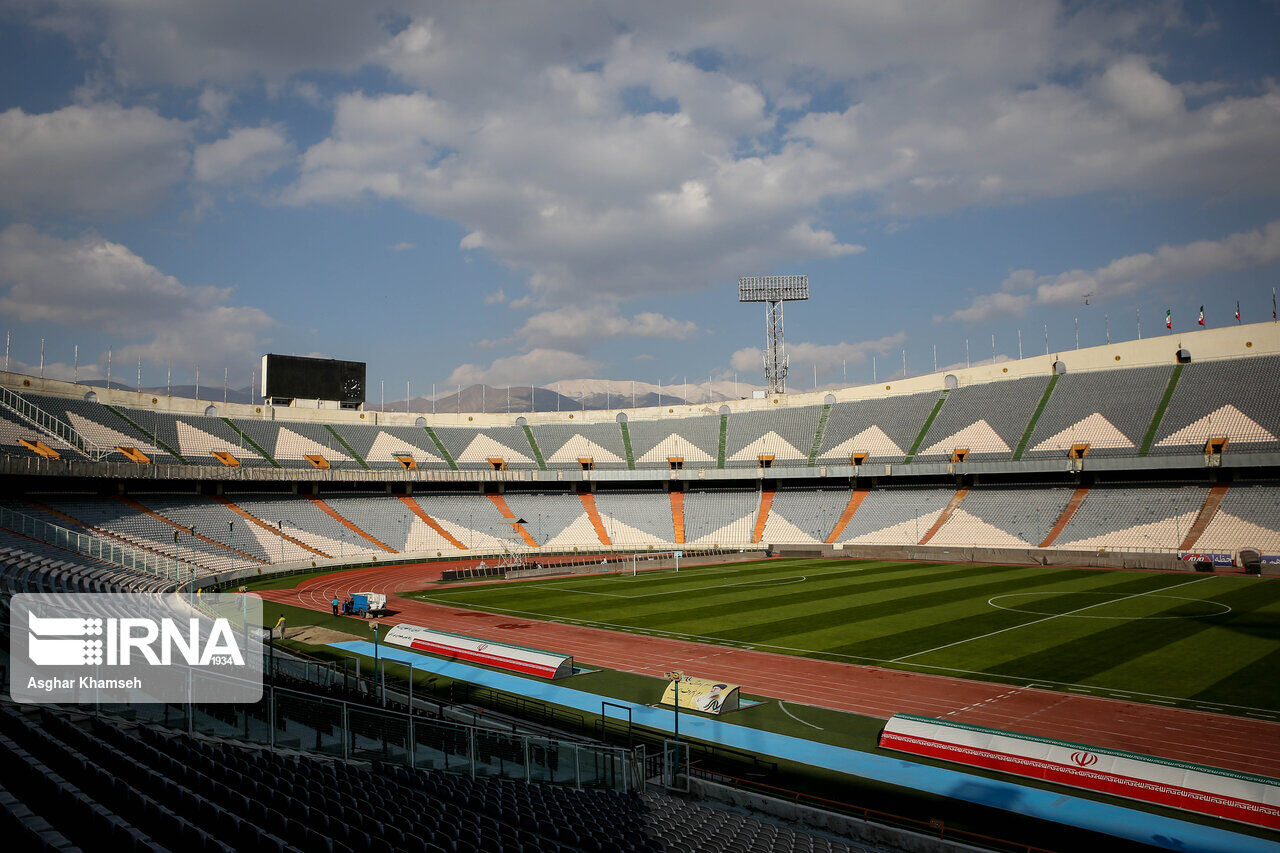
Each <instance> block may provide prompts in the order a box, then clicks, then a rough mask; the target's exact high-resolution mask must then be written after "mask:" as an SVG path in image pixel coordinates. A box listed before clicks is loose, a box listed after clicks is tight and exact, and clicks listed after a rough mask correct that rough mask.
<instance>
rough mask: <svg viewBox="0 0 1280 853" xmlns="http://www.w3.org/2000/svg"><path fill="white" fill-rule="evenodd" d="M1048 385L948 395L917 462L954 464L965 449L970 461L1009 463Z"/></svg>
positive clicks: (1028, 382) (1020, 383)
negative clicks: (954, 458) (938, 460)
mask: <svg viewBox="0 0 1280 853" xmlns="http://www.w3.org/2000/svg"><path fill="white" fill-rule="evenodd" d="M1048 384H1049V377H1047V376H1030V377H1026V378H1024V379H1013V380H1009V381H1006V382H989V383H983V384H981V385H966V386H965V387H963V388H957V389H955V390H953V391H952V392H951V393H949V394H948V395H947V401H946V402H945V403H944V404H943V406H942V409H941V410H940V411H939V412H938V416H937V417H936V418H934V420H933V423H932V424H931V425H930V426H929V432H928V433H927V434H926V435H925V437H924V441H922V442H921V443H920V449H919V450H918V451H916V458H917V459H921V460H927V459H929V458H930V457H938V456H941V457H944V458H948V459H949V458H950V457H951V454H952V453H953V452H954V451H956V450H958V449H964V450H968V451H969V455H968V457H967V458H968V459H969V460H970V461H974V462H976V461H978V460H980V459H1009V458H1012V456H1013V451H1014V449H1015V448H1016V447H1017V446H1018V441H1019V439H1021V438H1022V434H1023V433H1024V432H1025V431H1026V429H1027V424H1028V423H1030V422H1031V416H1032V415H1033V414H1034V413H1035V410H1036V405H1037V404H1038V403H1039V402H1040V398H1041V397H1042V396H1043V395H1044V389H1045V388H1046V387H1047V386H1048Z"/></svg>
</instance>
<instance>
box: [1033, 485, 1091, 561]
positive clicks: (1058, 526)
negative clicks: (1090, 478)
mask: <svg viewBox="0 0 1280 853" xmlns="http://www.w3.org/2000/svg"><path fill="white" fill-rule="evenodd" d="M1088 494H1089V487H1088V486H1081V487H1080V488H1078V489H1076V490H1075V492H1074V493H1073V494H1072V495H1071V500H1069V501H1067V505H1066V506H1065V507H1064V508H1063V510H1062V515H1060V516H1058V520H1057V521H1055V522H1054V523H1053V528H1052V529H1051V530H1050V531H1049V535H1048V536H1046V537H1044V541H1043V542H1041V543H1040V547H1041V548H1048V547H1049V546H1050V545H1052V544H1053V543H1054V541H1055V540H1057V538H1058V537H1059V536H1061V535H1062V530H1063V528H1065V527H1066V526H1067V524H1068V522H1070V521H1071V517H1072V516H1073V515H1075V514H1076V510H1078V509H1079V508H1080V504H1082V503H1084V499H1085V496H1086V495H1088Z"/></svg>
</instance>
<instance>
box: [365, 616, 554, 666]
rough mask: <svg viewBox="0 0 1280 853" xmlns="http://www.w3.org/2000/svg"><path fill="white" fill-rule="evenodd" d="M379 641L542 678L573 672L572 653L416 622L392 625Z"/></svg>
mask: <svg viewBox="0 0 1280 853" xmlns="http://www.w3.org/2000/svg"><path fill="white" fill-rule="evenodd" d="M383 642H385V643H390V644H391V645H393V646H403V647H404V648H409V649H414V650H415V651H420V652H427V653H429V654H433V655H441V656H442V657H447V658H453V659H455V660H464V661H467V662H468V663H478V664H483V665H485V666H492V667H494V668H496V669H505V670H508V671H510V672H520V673H524V674H525V675H540V676H542V677H543V678H564V677H565V676H569V675H573V656H572V655H561V654H556V653H555V652H544V651H541V650H539V649H526V648H525V647H524V646H513V645H510V644H508V643H497V642H492V641H489V640H481V639H477V638H476V637H464V636H462V635H461V634H450V633H448V632H446V631H433V630H431V629H430V628H422V627H419V626H417V625H396V626H395V627H394V628H392V629H391V630H390V631H388V632H387V636H386V638H385V639H384V640H383Z"/></svg>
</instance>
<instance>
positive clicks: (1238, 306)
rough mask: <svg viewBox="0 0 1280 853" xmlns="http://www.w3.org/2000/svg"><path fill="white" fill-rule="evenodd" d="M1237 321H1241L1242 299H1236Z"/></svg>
mask: <svg viewBox="0 0 1280 853" xmlns="http://www.w3.org/2000/svg"><path fill="white" fill-rule="evenodd" d="M1236 322H1237V323H1239V322H1240V300H1239V299H1237V300H1236Z"/></svg>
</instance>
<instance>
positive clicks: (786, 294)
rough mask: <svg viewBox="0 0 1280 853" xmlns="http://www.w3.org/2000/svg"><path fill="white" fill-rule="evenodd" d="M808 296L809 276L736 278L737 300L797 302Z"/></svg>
mask: <svg viewBox="0 0 1280 853" xmlns="http://www.w3.org/2000/svg"><path fill="white" fill-rule="evenodd" d="M808 298H809V276H807V275H764V276H743V277H741V278H739V279H738V301H739V302H799V301H801V300H805V299H808Z"/></svg>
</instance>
